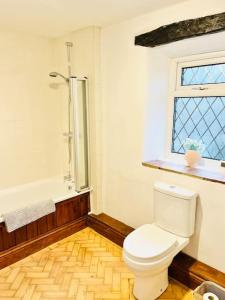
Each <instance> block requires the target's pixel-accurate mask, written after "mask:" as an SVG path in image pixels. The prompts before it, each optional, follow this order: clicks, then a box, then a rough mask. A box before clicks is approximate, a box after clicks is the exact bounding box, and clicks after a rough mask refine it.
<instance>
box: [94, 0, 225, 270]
mask: <svg viewBox="0 0 225 300" xmlns="http://www.w3.org/2000/svg"><path fill="white" fill-rule="evenodd" d="M224 9H225V3H224V1H218V0H216V1H209V0H207V1H197V2H196V1H194V0H191V1H187V2H184V3H181V4H179V5H175V6H172V7H170V8H167V9H164V10H160V11H157V12H154V13H152V14H147V15H144V16H141V17H138V18H135V19H131V20H129V21H126V22H123V23H120V24H116V25H112V26H110V27H106V28H104V29H103V30H102V84H103V95H102V96H103V97H102V103H103V126H102V128H101V129H100V128H99V130H102V135H103V191H102V198H103V200H104V203H103V211H104V212H105V213H107V214H109V215H111V216H112V217H115V218H117V219H119V220H121V221H123V222H125V223H127V224H129V225H131V226H133V227H137V226H139V225H141V224H143V223H151V222H152V221H153V215H152V207H153V193H152V188H153V183H154V182H155V181H156V180H161V181H165V182H168V183H172V184H178V185H181V186H184V187H186V188H190V189H193V190H196V191H198V192H199V195H200V199H199V201H198V213H197V224H196V233H195V235H194V236H193V237H192V239H191V242H190V244H189V246H188V247H187V248H186V249H185V252H186V253H188V254H189V255H191V256H193V257H196V258H197V259H199V260H201V261H203V262H205V263H207V264H208V265H211V266H213V267H215V268H217V269H219V270H221V271H223V272H225V255H224V253H225V243H224V236H225V220H224V212H225V189H224V185H221V184H216V183H210V182H206V181H203V180H200V179H194V178H190V177H187V176H183V175H178V174H172V173H166V172H164V171H158V170H153V169H150V168H146V167H143V166H142V164H141V163H142V161H143V159H144V158H146V157H148V155H149V153H148V152H150V151H151V156H152V157H154V156H155V155H156V154H157V153H158V151H159V149H162V147H163V141H162V140H161V141H160V140H159V139H158V138H157V137H158V136H160V135H162V134H164V131H165V125H166V123H165V118H163V117H162V116H166V108H165V105H166V101H167V97H166V94H167V79H168V73H166V72H164V71H163V70H165V69H164V68H163V67H162V65H163V64H165V65H167V64H168V63H169V58H168V56H169V55H170V56H176V55H177V53H178V52H177V51H176V47H178V46H177V45H179V43H174V44H171V45H173V47H174V48H172V50H171V49H170V51H169V52H168V51H164V50H165V48H164V47H160V51H159V50H157V49H155V50H152V49H149V48H144V47H135V46H134V36H135V35H137V34H140V33H144V32H146V31H148V30H151V29H154V28H157V27H158V26H160V25H164V24H168V23H171V22H174V21H179V20H183V19H184V18H186V19H187V18H194V17H200V16H204V15H208V14H213V13H218V12H222V11H224ZM184 12H185V14H184ZM218 40H220V39H218ZM190 41H193V42H192V44H189V47H185V51H183V53H184V52H185V55H188V54H192V53H188V51H187V50H188V49H190V52H191V48H192V46H193V47H194V45H195V40H190ZM222 45H225V43H224V42H221V44H220V45H218V43H217V45H215V46H219V47H215V50H219V49H217V48H220V49H222V48H221V47H223V46H222ZM204 46H205V49H204V51H207V40H204ZM224 47H225V46H224ZM178 48H179V47H178ZM181 48H182V47H181ZM195 50H196V49H195ZM181 52H182V51H181ZM181 52H180V53H181ZM168 53H170V54H168ZM171 53H172V54H171ZM180 53H179V54H180ZM156 60H158V61H159V60H160V61H161V62H163V63H161V64H160V65H159V68H157V64H155V62H156ZM153 74H154V76H153ZM146 116H147V118H146ZM160 116H161V117H160ZM153 126H154V127H153ZM152 133H154V136H155V138H151V140H148V138H146V137H152ZM144 136H145V139H144ZM144 146H145V147H144ZM144 148H145V151H144ZM146 149H147V150H146ZM154 149H157V153H156V151H155V150H154Z"/></svg>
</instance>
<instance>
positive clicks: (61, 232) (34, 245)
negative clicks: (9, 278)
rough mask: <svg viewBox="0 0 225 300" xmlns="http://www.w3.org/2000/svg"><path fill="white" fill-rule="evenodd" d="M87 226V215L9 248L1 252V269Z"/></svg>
mask: <svg viewBox="0 0 225 300" xmlns="http://www.w3.org/2000/svg"><path fill="white" fill-rule="evenodd" d="M85 227H87V216H84V217H81V218H79V219H77V220H75V221H72V222H71V223H69V224H65V225H63V226H61V227H59V228H56V229H53V230H52V231H50V232H47V233H45V234H43V235H41V236H39V237H38V238H34V239H33V240H30V241H27V242H24V243H22V244H20V245H18V246H15V247H13V248H11V249H9V250H6V251H2V252H0V269H2V268H4V267H7V266H9V265H11V264H13V263H15V262H17V261H18V260H20V259H23V258H25V257H27V256H28V255H31V254H33V253H35V252H37V251H39V250H41V249H43V248H45V247H47V246H49V245H51V244H53V243H55V242H57V241H60V240H61V239H63V238H65V237H67V236H69V235H72V234H73V233H75V232H77V231H79V230H81V229H84V228H85Z"/></svg>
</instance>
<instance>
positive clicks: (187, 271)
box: [88, 213, 225, 289]
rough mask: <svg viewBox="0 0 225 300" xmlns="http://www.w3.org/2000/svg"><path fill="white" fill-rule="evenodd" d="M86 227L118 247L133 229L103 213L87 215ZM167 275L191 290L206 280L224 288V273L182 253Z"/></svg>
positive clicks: (174, 260)
mask: <svg viewBox="0 0 225 300" xmlns="http://www.w3.org/2000/svg"><path fill="white" fill-rule="evenodd" d="M88 226H90V227H91V228H93V229H94V230H96V231H97V232H99V233H100V234H102V235H104V236H105V237H107V238H108V239H109V240H111V241H113V242H114V243H116V244H118V245H120V246H122V245H123V241H124V239H125V237H126V236H127V235H128V234H129V233H130V232H132V231H133V230H134V228H132V227H130V226H128V225H126V224H124V223H122V222H120V221H118V220H116V219H114V218H112V217H110V216H108V215H106V214H104V213H102V214H100V215H94V214H91V215H89V216H88ZM169 275H170V276H171V277H173V278H174V279H176V280H178V281H180V282H182V283H183V284H185V285H186V286H188V287H189V288H191V289H195V288H196V287H197V286H198V285H200V284H201V283H202V282H204V281H207V280H209V281H213V282H215V283H217V284H219V285H221V286H223V287H225V274H224V273H222V272H220V271H218V270H216V269H214V268H212V267H210V266H208V265H206V264H204V263H202V262H200V261H198V260H196V259H195V258H192V257H190V256H189V255H187V254H184V253H182V252H180V253H178V254H177V256H176V257H175V258H174V259H173V262H172V264H171V266H170V267H169Z"/></svg>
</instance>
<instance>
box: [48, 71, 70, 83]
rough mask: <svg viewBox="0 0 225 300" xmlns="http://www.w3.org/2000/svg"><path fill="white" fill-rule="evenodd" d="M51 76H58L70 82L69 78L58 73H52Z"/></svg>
mask: <svg viewBox="0 0 225 300" xmlns="http://www.w3.org/2000/svg"><path fill="white" fill-rule="evenodd" d="M49 76H51V77H57V76H60V77H62V78H63V79H64V80H66V81H69V78H67V77H65V76H63V75H62V74H60V73H58V72H51V73H49Z"/></svg>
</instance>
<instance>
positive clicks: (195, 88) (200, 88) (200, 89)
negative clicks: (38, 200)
mask: <svg viewBox="0 0 225 300" xmlns="http://www.w3.org/2000/svg"><path fill="white" fill-rule="evenodd" d="M192 90H198V91H204V90H208V88H207V87H203V86H199V87H194V88H192Z"/></svg>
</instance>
